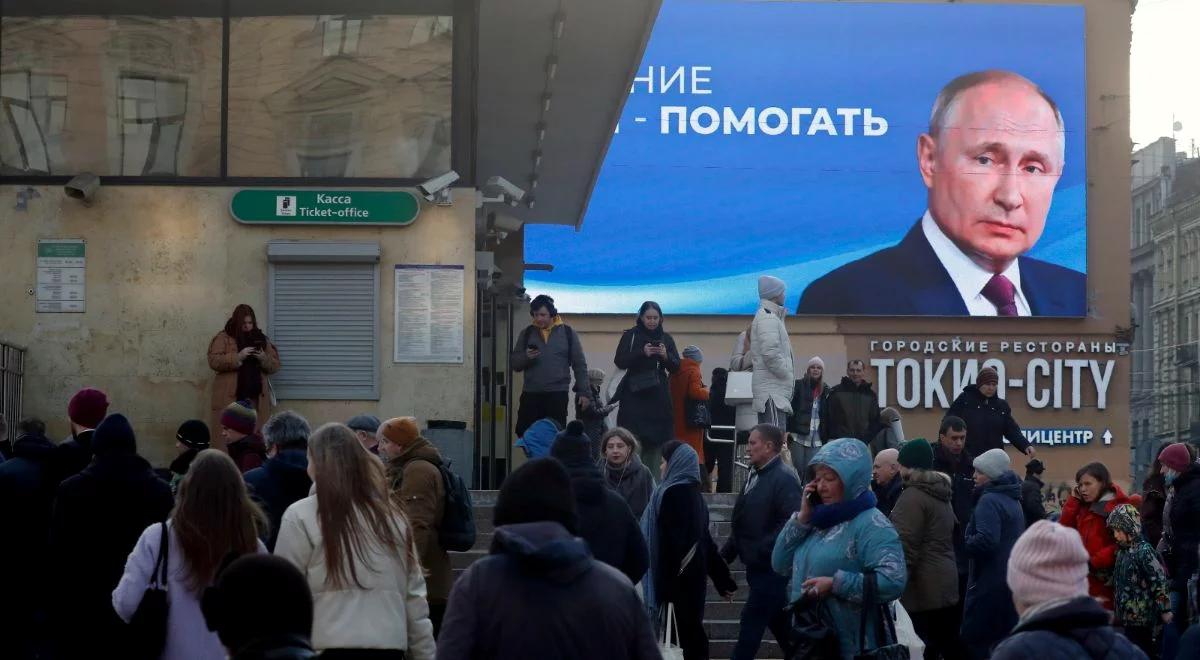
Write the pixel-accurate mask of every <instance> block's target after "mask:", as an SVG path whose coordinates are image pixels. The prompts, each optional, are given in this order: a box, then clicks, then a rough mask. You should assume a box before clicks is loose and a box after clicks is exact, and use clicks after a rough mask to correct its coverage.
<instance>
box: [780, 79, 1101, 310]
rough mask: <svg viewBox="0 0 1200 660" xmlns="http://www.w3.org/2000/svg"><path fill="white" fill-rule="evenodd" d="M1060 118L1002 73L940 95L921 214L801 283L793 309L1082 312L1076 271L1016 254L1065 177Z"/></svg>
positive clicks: (1049, 102) (1038, 230) (920, 154)
mask: <svg viewBox="0 0 1200 660" xmlns="http://www.w3.org/2000/svg"><path fill="white" fill-rule="evenodd" d="M1065 140H1066V133H1065V130H1064V125H1063V118H1062V113H1061V112H1060V111H1059V109H1058V106H1057V104H1055V102H1054V100H1053V99H1052V98H1050V96H1049V95H1048V94H1046V93H1045V92H1044V91H1042V90H1041V89H1040V88H1039V87H1038V86H1037V85H1035V84H1034V83H1032V82H1031V81H1029V80H1028V79H1026V78H1024V77H1022V76H1020V75H1018V74H1015V73H1012V72H1009V71H1000V70H991V71H980V72H976V73H970V74H966V75H964V76H960V77H958V78H955V79H954V80H952V81H951V82H950V83H949V84H948V85H946V86H945V87H944V88H943V89H942V91H941V92H940V93H939V94H938V96H937V100H936V101H935V103H934V106H933V113H932V116H931V117H930V120H929V132H928V133H926V134H923V135H921V136H920V138H918V140H917V163H918V166H919V168H920V170H921V178H922V179H923V180H924V181H925V186H926V188H928V189H929V197H928V207H929V208H928V210H927V211H926V212H925V215H924V217H922V218H921V219H920V220H919V221H917V223H916V224H915V225H913V227H912V228H911V229H910V230H909V231H908V233H907V234H906V235H905V236H904V238H903V240H901V241H900V243H898V244H897V245H894V246H892V247H889V248H885V249H883V250H880V251H878V252H875V253H874V254H871V255H868V256H866V257H864V258H862V259H859V260H858V261H854V262H851V263H848V264H846V265H844V266H842V267H840V268H837V269H836V270H834V271H833V272H830V273H828V274H826V275H824V276H822V277H820V278H818V279H817V280H816V281H814V282H813V283H812V284H810V285H808V287H807V288H806V289H805V290H804V293H803V294H802V295H801V297H800V305H799V308H798V309H797V313H799V314H846V315H852V314H863V315H884V316H1083V315H1085V314H1086V312H1087V291H1086V278H1085V276H1084V275H1083V273H1080V272H1077V271H1074V270H1071V269H1069V268H1064V267H1062V266H1056V265H1054V264H1050V263H1047V262H1044V261H1039V260H1037V259H1032V258H1030V257H1026V256H1022V255H1024V254H1025V253H1026V252H1028V251H1029V249H1030V248H1032V247H1033V246H1034V245H1035V244H1036V243H1037V241H1038V238H1040V237H1041V235H1042V230H1043V229H1044V228H1045V225H1046V214H1047V213H1048V212H1049V210H1050V202H1051V200H1052V198H1053V196H1054V187H1055V185H1057V183H1058V179H1059V177H1060V176H1061V175H1062V171H1063V165H1064V160H1065V146H1066V144H1065Z"/></svg>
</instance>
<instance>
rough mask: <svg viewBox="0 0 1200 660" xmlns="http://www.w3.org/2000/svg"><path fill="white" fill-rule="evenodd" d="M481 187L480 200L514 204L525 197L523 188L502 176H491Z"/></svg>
mask: <svg viewBox="0 0 1200 660" xmlns="http://www.w3.org/2000/svg"><path fill="white" fill-rule="evenodd" d="M483 188H484V189H483V195H482V197H481V199H480V201H481V202H504V203H505V204H508V205H509V206H516V205H517V204H518V203H519V202H520V201H521V200H522V199H524V198H525V191H524V190H522V189H521V188H519V187H517V186H516V185H515V184H514V183H513V182H511V181H509V180H508V179H505V178H504V177H502V176H494V177H491V178H490V179H488V180H487V184H486V185H484V187H483Z"/></svg>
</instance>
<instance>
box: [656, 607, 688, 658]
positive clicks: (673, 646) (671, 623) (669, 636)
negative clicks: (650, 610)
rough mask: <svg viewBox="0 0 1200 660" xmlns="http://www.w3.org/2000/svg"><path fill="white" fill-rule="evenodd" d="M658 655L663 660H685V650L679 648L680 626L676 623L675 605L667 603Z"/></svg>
mask: <svg viewBox="0 0 1200 660" xmlns="http://www.w3.org/2000/svg"><path fill="white" fill-rule="evenodd" d="M658 653H659V655H661V656H662V660H683V648H682V647H681V646H679V625H678V624H677V623H675V603H667V616H666V621H665V622H664V623H663V634H662V637H661V638H660V639H659V642H658Z"/></svg>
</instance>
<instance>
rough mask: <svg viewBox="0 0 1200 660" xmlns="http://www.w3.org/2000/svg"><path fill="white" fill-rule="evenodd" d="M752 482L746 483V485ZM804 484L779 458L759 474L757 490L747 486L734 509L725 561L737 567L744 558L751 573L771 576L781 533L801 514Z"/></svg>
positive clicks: (723, 549) (724, 556)
mask: <svg viewBox="0 0 1200 660" xmlns="http://www.w3.org/2000/svg"><path fill="white" fill-rule="evenodd" d="M749 484H750V480H749V479H747V480H746V485H749ZM800 497H801V489H800V480H799V478H798V477H797V476H796V472H795V471H794V470H791V469H790V468H788V467H787V466H785V465H784V464H783V460H782V459H781V458H779V457H778V456H777V457H775V458H774V459H772V460H771V462H770V463H767V464H766V465H765V466H763V468H762V469H761V470H759V471H758V477H757V479H756V480H755V483H754V488H752V489H750V491H749V492H747V491H746V488H745V486H743V487H742V492H741V494H740V495H738V498H737V501H736V502H735V503H734V505H733V522H732V525H731V526H732V531H731V532H730V534H729V538H728V539H726V540H725V545H724V546H722V548H721V557H722V558H724V559H725V561H726V562H729V563H733V560H734V559H735V558H739V557H740V558H741V560H742V563H743V564H745V565H746V568H748V569H750V570H755V571H760V572H764V573H765V572H769V571H771V570H772V568H771V552H772V551H774V550H775V539H776V538H777V537H778V536H779V530H781V529H783V525H784V523H786V522H787V521H788V518H791V517H792V514H793V513H795V512H797V511H799V510H800Z"/></svg>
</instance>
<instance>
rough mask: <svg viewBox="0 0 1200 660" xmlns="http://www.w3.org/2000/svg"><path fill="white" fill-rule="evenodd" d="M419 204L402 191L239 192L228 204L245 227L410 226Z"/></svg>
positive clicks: (234, 217) (419, 209)
mask: <svg viewBox="0 0 1200 660" xmlns="http://www.w3.org/2000/svg"><path fill="white" fill-rule="evenodd" d="M420 211H421V204H420V202H419V201H417V196H416V195H414V194H412V193H411V192H408V191H404V190H387V191H384V190H261V189H257V188H255V189H246V190H239V191H237V192H236V193H234V195H233V199H232V200H230V202H229V212H230V214H231V215H233V219H234V220H237V221H238V222H241V223H244V224H254V225H261V224H276V225H371V226H379V225H398V226H404V225H410V224H412V223H413V221H415V220H416V219H417V215H418V214H419V213H420Z"/></svg>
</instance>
